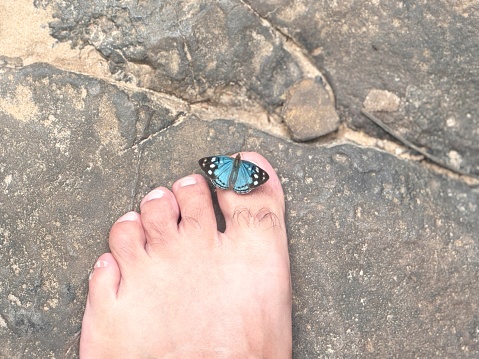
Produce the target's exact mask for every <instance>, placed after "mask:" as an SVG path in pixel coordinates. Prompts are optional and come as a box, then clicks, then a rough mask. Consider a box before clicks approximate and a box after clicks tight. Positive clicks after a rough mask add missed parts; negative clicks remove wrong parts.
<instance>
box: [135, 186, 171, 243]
mask: <svg viewBox="0 0 479 359" xmlns="http://www.w3.org/2000/svg"><path fill="white" fill-rule="evenodd" d="M140 210H141V223H142V225H143V229H144V231H145V235H146V240H147V250H149V249H151V248H155V247H160V248H161V247H163V245H164V244H165V243H168V242H169V241H171V240H174V239H176V238H177V236H178V219H179V215H180V211H179V208H178V203H177V202H176V198H175V195H174V194H173V193H172V192H171V191H170V190H169V189H167V188H165V187H158V188H156V189H154V190H153V191H151V192H150V193H148V194H147V195H146V196H145V197H144V198H143V200H142V201H141V204H140Z"/></svg>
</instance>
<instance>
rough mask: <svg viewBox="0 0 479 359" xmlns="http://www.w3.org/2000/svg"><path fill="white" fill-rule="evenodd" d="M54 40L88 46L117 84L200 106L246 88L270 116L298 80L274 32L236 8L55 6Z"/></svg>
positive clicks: (227, 4)
mask: <svg viewBox="0 0 479 359" xmlns="http://www.w3.org/2000/svg"><path fill="white" fill-rule="evenodd" d="M55 8H56V9H57V12H56V13H55V16H56V17H57V18H58V21H55V22H52V23H51V24H50V26H51V29H52V35H53V36H54V37H56V38H57V39H59V40H61V41H66V40H70V41H72V42H73V44H74V45H78V46H82V45H84V44H92V45H93V46H95V47H96V48H97V49H98V50H99V51H100V52H101V53H102V55H103V56H105V57H106V58H107V59H108V60H109V62H110V70H111V71H112V73H115V74H117V76H118V77H119V78H123V79H126V80H128V79H129V80H131V81H134V82H135V83H137V84H138V85H139V86H141V87H145V88H149V89H152V90H156V91H161V92H168V93H173V94H175V95H176V96H178V97H181V98H184V99H188V100H189V101H192V102H197V101H207V100H208V101H213V102H214V101H217V100H218V93H219V92H224V91H227V90H230V91H233V92H236V90H235V88H237V87H246V88H247V89H248V90H249V96H252V97H258V98H259V99H260V101H261V102H262V104H263V105H264V106H266V107H268V108H270V109H274V108H275V107H277V106H279V105H280V104H281V101H282V100H281V96H282V95H283V93H284V91H285V90H286V89H287V88H289V87H290V86H291V85H292V84H293V83H295V82H296V81H297V80H298V79H301V78H302V77H303V71H302V69H301V66H300V65H299V64H297V63H296V62H295V61H294V59H293V58H292V57H291V55H290V54H289V53H288V51H286V50H285V49H284V47H283V44H282V41H281V40H280V39H279V38H278V36H277V35H276V34H275V32H274V31H272V29H271V28H269V27H268V26H265V25H264V24H262V22H261V19H260V18H258V17H257V16H256V15H255V14H254V13H253V11H251V10H250V9H249V8H248V7H247V6H244V5H242V4H239V3H238V2H237V1H234V0H226V1H221V2H211V1H204V0H201V1H197V2H179V3H178V2H172V3H169V2H163V1H159V0H156V1H152V2H138V1H136V0H129V1H124V2H121V3H117V4H116V5H115V4H105V3H97V2H95V1H88V2H85V1H80V0H75V1H71V2H69V3H68V4H67V3H62V2H57V3H55Z"/></svg>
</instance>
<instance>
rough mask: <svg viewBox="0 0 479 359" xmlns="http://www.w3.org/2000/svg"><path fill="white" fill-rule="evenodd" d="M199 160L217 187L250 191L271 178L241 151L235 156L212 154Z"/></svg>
mask: <svg viewBox="0 0 479 359" xmlns="http://www.w3.org/2000/svg"><path fill="white" fill-rule="evenodd" d="M198 162H199V164H200V167H201V169H202V170H203V171H204V172H205V174H206V175H207V176H208V177H209V178H210V179H211V182H213V184H214V185H215V186H216V187H218V188H221V189H230V190H233V191H235V192H236V193H239V194H244V193H248V192H250V191H251V190H252V189H254V188H256V187H258V186H261V185H262V184H263V183H265V182H266V181H267V180H268V179H269V175H268V173H267V172H266V171H264V170H263V169H261V168H260V167H258V166H257V165H255V164H254V163H252V162H249V161H244V160H242V159H241V155H240V154H239V153H238V155H236V157H235V158H231V157H228V156H210V157H204V158H202V159H200V160H199V161H198Z"/></svg>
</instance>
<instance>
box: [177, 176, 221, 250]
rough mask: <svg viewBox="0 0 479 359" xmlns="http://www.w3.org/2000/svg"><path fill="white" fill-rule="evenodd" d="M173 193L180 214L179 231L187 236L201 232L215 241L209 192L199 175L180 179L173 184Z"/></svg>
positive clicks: (214, 225) (214, 221) (215, 229)
mask: <svg viewBox="0 0 479 359" xmlns="http://www.w3.org/2000/svg"><path fill="white" fill-rule="evenodd" d="M173 192H174V194H175V196H176V199H177V201H178V205H179V207H180V212H181V221H180V223H179V229H180V231H183V232H185V233H187V234H189V235H196V234H198V233H199V232H201V233H202V234H203V235H204V237H206V238H209V239H211V240H213V241H215V240H216V237H217V236H216V234H217V227H216V218H215V213H214V210H213V201H212V199H211V192H210V189H209V187H208V184H207V182H206V180H205V179H204V178H203V177H202V176H201V175H197V174H194V175H191V176H188V177H184V178H181V179H180V180H178V181H176V182H175V183H174V184H173Z"/></svg>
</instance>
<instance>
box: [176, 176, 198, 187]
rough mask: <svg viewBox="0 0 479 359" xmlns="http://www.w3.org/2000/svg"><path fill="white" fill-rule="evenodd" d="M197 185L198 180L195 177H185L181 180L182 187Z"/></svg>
mask: <svg viewBox="0 0 479 359" xmlns="http://www.w3.org/2000/svg"><path fill="white" fill-rule="evenodd" d="M195 183H196V178H194V177H185V178H182V179H181V180H180V187H185V186H190V185H192V184H195Z"/></svg>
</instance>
